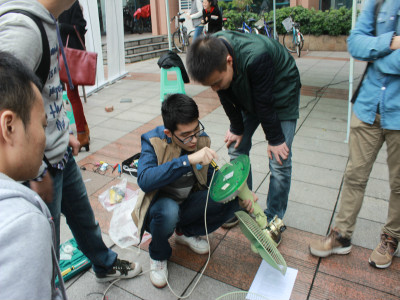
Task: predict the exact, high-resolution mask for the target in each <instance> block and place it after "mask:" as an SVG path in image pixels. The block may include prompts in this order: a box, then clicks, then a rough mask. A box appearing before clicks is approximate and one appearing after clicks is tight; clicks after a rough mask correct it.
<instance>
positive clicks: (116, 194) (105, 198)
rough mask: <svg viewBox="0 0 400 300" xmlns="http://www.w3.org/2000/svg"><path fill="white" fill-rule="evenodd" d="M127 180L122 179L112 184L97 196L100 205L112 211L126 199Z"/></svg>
mask: <svg viewBox="0 0 400 300" xmlns="http://www.w3.org/2000/svg"><path fill="white" fill-rule="evenodd" d="M126 184H127V180H126V179H122V180H121V182H120V183H118V184H116V185H113V186H112V187H110V188H109V189H108V190H106V191H105V192H103V193H101V195H100V196H99V198H98V199H99V201H100V203H101V205H103V207H104V208H105V209H107V210H108V211H112V210H113V209H114V208H115V207H116V206H117V205H118V204H120V203H121V202H122V201H125V200H126V197H125V196H126Z"/></svg>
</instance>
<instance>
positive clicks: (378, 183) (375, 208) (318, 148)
mask: <svg viewBox="0 0 400 300" xmlns="http://www.w3.org/2000/svg"><path fill="white" fill-rule="evenodd" d="M183 59H184V56H183ZM156 62H157V60H156V59H152V60H148V61H144V62H140V63H135V64H130V65H127V66H126V68H127V70H128V71H129V76H128V77H126V78H124V79H123V80H120V81H119V82H116V83H115V84H112V85H110V86H108V87H106V88H104V89H103V90H101V91H99V92H98V93H96V94H94V95H92V96H90V97H89V98H88V102H87V103H86V104H84V109H85V114H86V118H87V120H88V123H89V127H90V130H91V145H90V152H87V153H85V152H81V153H80V154H79V155H78V157H77V160H78V161H79V165H80V166H85V167H86V171H82V174H83V177H84V180H85V183H86V186H87V190H88V194H89V195H90V201H91V204H92V206H93V209H94V211H95V215H96V218H97V220H98V221H99V223H100V226H101V229H102V231H103V234H104V239H105V241H106V243H107V245H109V246H112V249H113V250H114V251H116V252H117V253H119V255H120V257H122V258H125V259H130V260H135V261H140V262H141V263H142V265H143V269H144V271H147V270H148V269H149V255H148V252H147V246H148V243H146V244H145V245H143V246H142V247H141V248H142V250H141V251H140V252H138V249H137V248H135V247H132V248H127V249H121V248H119V247H117V246H116V245H114V244H113V242H112V241H111V240H110V238H109V237H108V236H107V233H108V229H109V224H110V219H111V216H112V215H111V213H109V212H107V211H106V210H105V209H103V207H102V206H101V205H100V203H99V201H98V200H97V197H98V195H99V194H101V192H103V191H105V190H106V189H108V188H109V187H110V186H112V185H114V184H115V183H116V182H118V181H119V180H120V179H119V178H118V177H117V174H116V173H115V172H114V173H111V171H108V172H107V173H106V174H104V175H100V174H98V173H95V172H93V171H91V170H92V165H91V164H94V163H96V162H99V161H101V160H102V161H106V162H107V163H109V164H111V165H114V164H115V163H121V162H122V161H123V160H125V159H126V158H128V157H130V156H132V155H133V154H135V153H137V152H139V151H140V135H141V134H142V133H144V132H147V131H148V130H150V129H152V128H154V127H155V126H157V125H160V124H161V123H162V120H161V117H160V100H159V79H160V75H159V74H160V71H159V68H158V66H157V64H156ZM296 62H297V65H298V67H299V70H300V73H301V80H302V84H303V88H302V93H301V103H300V106H301V109H300V119H299V120H298V124H297V131H296V137H295V139H294V144H293V176H292V189H291V192H290V199H289V206H288V210H287V213H286V215H285V218H284V222H285V224H286V225H287V226H288V230H287V231H286V232H285V233H284V236H283V241H282V243H281V246H280V247H279V250H280V252H281V253H282V255H283V256H284V258H285V260H286V262H287V264H288V266H289V267H292V268H295V269H298V270H299V272H298V275H297V279H296V282H295V285H294V289H293V292H292V295H291V299H400V285H399V279H400V259H399V258H396V259H395V260H394V262H393V264H392V266H391V267H390V268H389V269H387V270H377V269H374V268H372V267H370V266H369V264H368V257H369V255H370V252H371V249H373V248H374V247H375V246H376V245H377V243H378V241H379V232H380V228H381V226H382V224H383V223H384V221H385V219H386V214H387V208H388V198H389V183H388V170H387V166H386V161H385V160H386V152H385V150H386V148H384V149H382V151H381V152H380V153H379V156H378V159H377V162H376V163H375V165H374V168H373V171H372V174H371V178H370V180H369V183H368V187H367V191H366V197H365V201H364V205H363V208H362V210H361V213H360V215H359V217H358V220H357V227H356V231H355V233H354V238H353V244H354V245H355V246H354V247H353V250H352V252H351V253H350V254H349V255H346V256H340V257H338V256H334V257H330V258H326V259H323V260H320V259H318V258H315V257H313V256H311V255H310V254H309V251H308V244H309V241H310V240H311V239H314V238H318V237H319V236H320V235H325V234H326V233H327V231H328V229H329V227H330V226H331V223H332V219H333V217H334V214H335V211H336V210H337V204H338V199H339V197H340V192H341V187H342V179H343V173H344V169H345V167H346V164H347V158H348V149H347V144H346V143H345V142H344V141H345V139H346V121H347V107H348V104H347V101H346V99H347V97H348V75H349V56H348V54H347V53H344V52H339V53H338V52H309V53H304V54H303V56H302V57H301V58H300V59H296ZM363 70H364V63H361V62H356V64H355V77H359V76H360V74H361V73H362V72H363ZM328 84H329V86H327V85H328ZM185 86H186V92H187V94H188V95H190V96H192V97H194V99H195V100H196V102H197V104H198V105H199V109H200V118H201V121H202V123H203V124H204V125H205V128H206V132H207V133H208V134H209V135H210V137H211V140H212V148H213V149H215V150H216V151H217V152H218V154H219V156H220V162H219V164H220V165H221V164H223V163H224V161H228V160H229V159H228V155H227V150H226V148H225V147H224V145H223V144H224V143H223V137H224V134H225V131H226V129H227V128H228V119H227V117H226V116H225V114H224V112H223V110H222V107H221V106H220V104H219V101H218V99H217V96H216V94H215V93H214V92H212V91H211V89H209V88H207V87H203V86H200V85H197V84H193V83H191V84H189V85H185ZM122 98H130V99H131V100H132V102H131V103H121V102H120V100H121V99H122ZM110 105H113V106H114V111H113V112H111V113H107V112H105V110H104V108H105V106H110ZM266 148H267V144H266V142H265V140H264V135H263V133H262V131H261V129H259V130H258V131H257V132H256V134H255V135H254V140H253V149H252V151H251V161H252V167H253V182H254V190H255V191H256V192H257V194H258V196H259V198H260V200H259V203H260V204H261V206H262V207H263V208H264V207H265V201H266V197H267V192H268V183H269V170H268V164H267V155H266ZM123 177H124V178H127V179H128V181H129V186H130V187H131V188H132V189H137V188H138V187H137V185H136V180H135V178H134V177H130V176H126V175H123ZM70 237H71V233H70V231H69V229H68V226H67V225H66V224H65V220H64V225H63V226H62V241H65V240H67V239H68V238H70ZM210 242H211V249H212V253H211V260H210V262H209V264H208V267H207V269H206V270H205V272H204V276H203V277H202V278H201V280H200V281H199V284H198V286H197V287H196V288H195V289H194V291H193V293H192V294H191V296H190V297H188V298H187V299H196V300H197V299H215V298H217V297H218V296H220V295H223V294H225V293H227V292H231V291H237V290H248V289H249V287H250V285H251V283H252V281H253V279H254V276H255V274H256V272H257V270H258V267H259V265H260V263H261V258H260V257H259V256H258V255H256V254H254V253H253V252H252V251H251V250H250V245H249V242H248V241H247V239H246V238H245V237H244V236H243V235H242V234H241V232H240V230H239V228H238V227H236V228H233V229H231V230H224V229H218V230H217V231H216V232H215V233H213V234H212V235H211V236H210ZM171 244H172V245H173V255H172V257H171V259H170V261H169V281H170V283H171V286H172V287H173V289H174V291H175V292H176V293H177V294H178V295H179V296H182V295H183V294H185V295H186V294H187V293H188V292H190V291H191V289H192V287H193V286H194V282H195V281H196V280H197V278H198V277H199V272H200V271H201V268H202V267H203V266H204V264H205V263H206V261H207V255H196V254H194V253H192V252H191V251H190V250H188V249H187V248H186V247H184V246H181V245H175V243H174V237H172V238H171ZM67 287H68V289H67V294H68V296H69V298H70V299H101V297H102V295H101V293H103V292H104V291H105V290H106V288H107V287H108V284H99V283H97V282H96V281H95V278H94V274H93V273H92V271H88V272H86V273H83V274H82V275H80V276H79V277H76V278H74V279H71V280H70V281H68V282H67ZM107 296H108V299H110V300H114V299H152V300H153V299H180V298H179V297H177V296H174V295H173V294H172V293H171V292H170V290H169V289H168V288H167V287H166V288H164V289H161V290H159V289H156V288H154V287H153V286H152V285H151V283H150V280H149V274H148V273H145V274H144V275H142V276H139V277H137V278H134V279H131V280H126V281H119V282H117V283H116V284H115V285H114V286H113V287H111V288H110V290H109V291H108V292H107Z"/></svg>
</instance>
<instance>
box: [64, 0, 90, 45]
mask: <svg viewBox="0 0 400 300" xmlns="http://www.w3.org/2000/svg"><path fill="white" fill-rule="evenodd" d="M58 24H59V27H60V34H61V40H62V42H63V45H64V46H65V45H66V43H67V37H68V35H69V41H68V47H69V48H74V49H80V50H83V49H84V48H83V47H82V44H81V42H80V41H79V38H78V36H77V35H76V32H75V29H74V25H75V27H76V29H77V30H78V32H79V35H80V36H81V38H82V41H83V44H85V33H86V20H85V19H84V18H83V13H82V9H81V7H80V5H79V1H76V2H75V3H74V4H73V5H72V6H71V8H70V9H68V10H66V11H64V12H63V13H62V14H61V15H60V16H59V17H58Z"/></svg>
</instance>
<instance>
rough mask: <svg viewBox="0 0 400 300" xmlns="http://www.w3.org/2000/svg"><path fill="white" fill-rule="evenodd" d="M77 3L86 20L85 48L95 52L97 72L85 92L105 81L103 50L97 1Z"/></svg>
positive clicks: (92, 89) (88, 0)
mask: <svg viewBox="0 0 400 300" xmlns="http://www.w3.org/2000/svg"><path fill="white" fill-rule="evenodd" d="M79 3H80V4H81V5H82V8H83V17H84V18H85V20H86V23H87V25H86V29H87V32H86V34H85V44H86V50H87V51H91V52H96V53H97V72H96V84H95V85H93V86H87V87H86V93H87V94H90V93H91V92H93V91H95V90H97V89H98V88H99V87H101V86H103V85H104V84H105V83H106V81H105V79H104V67H103V50H102V47H101V34H100V24H99V12H98V8H97V1H91V0H79Z"/></svg>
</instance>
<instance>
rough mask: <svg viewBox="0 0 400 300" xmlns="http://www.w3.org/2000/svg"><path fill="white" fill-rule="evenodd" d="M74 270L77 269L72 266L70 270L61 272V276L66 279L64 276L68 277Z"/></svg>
mask: <svg viewBox="0 0 400 300" xmlns="http://www.w3.org/2000/svg"><path fill="white" fill-rule="evenodd" d="M73 269H75V267H74V266H72V267H71V268H68V269H66V270H64V271H62V272H61V276H63V277H64V276H65V275H67V274H68V273H69V272H71V271H72V270H73Z"/></svg>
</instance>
